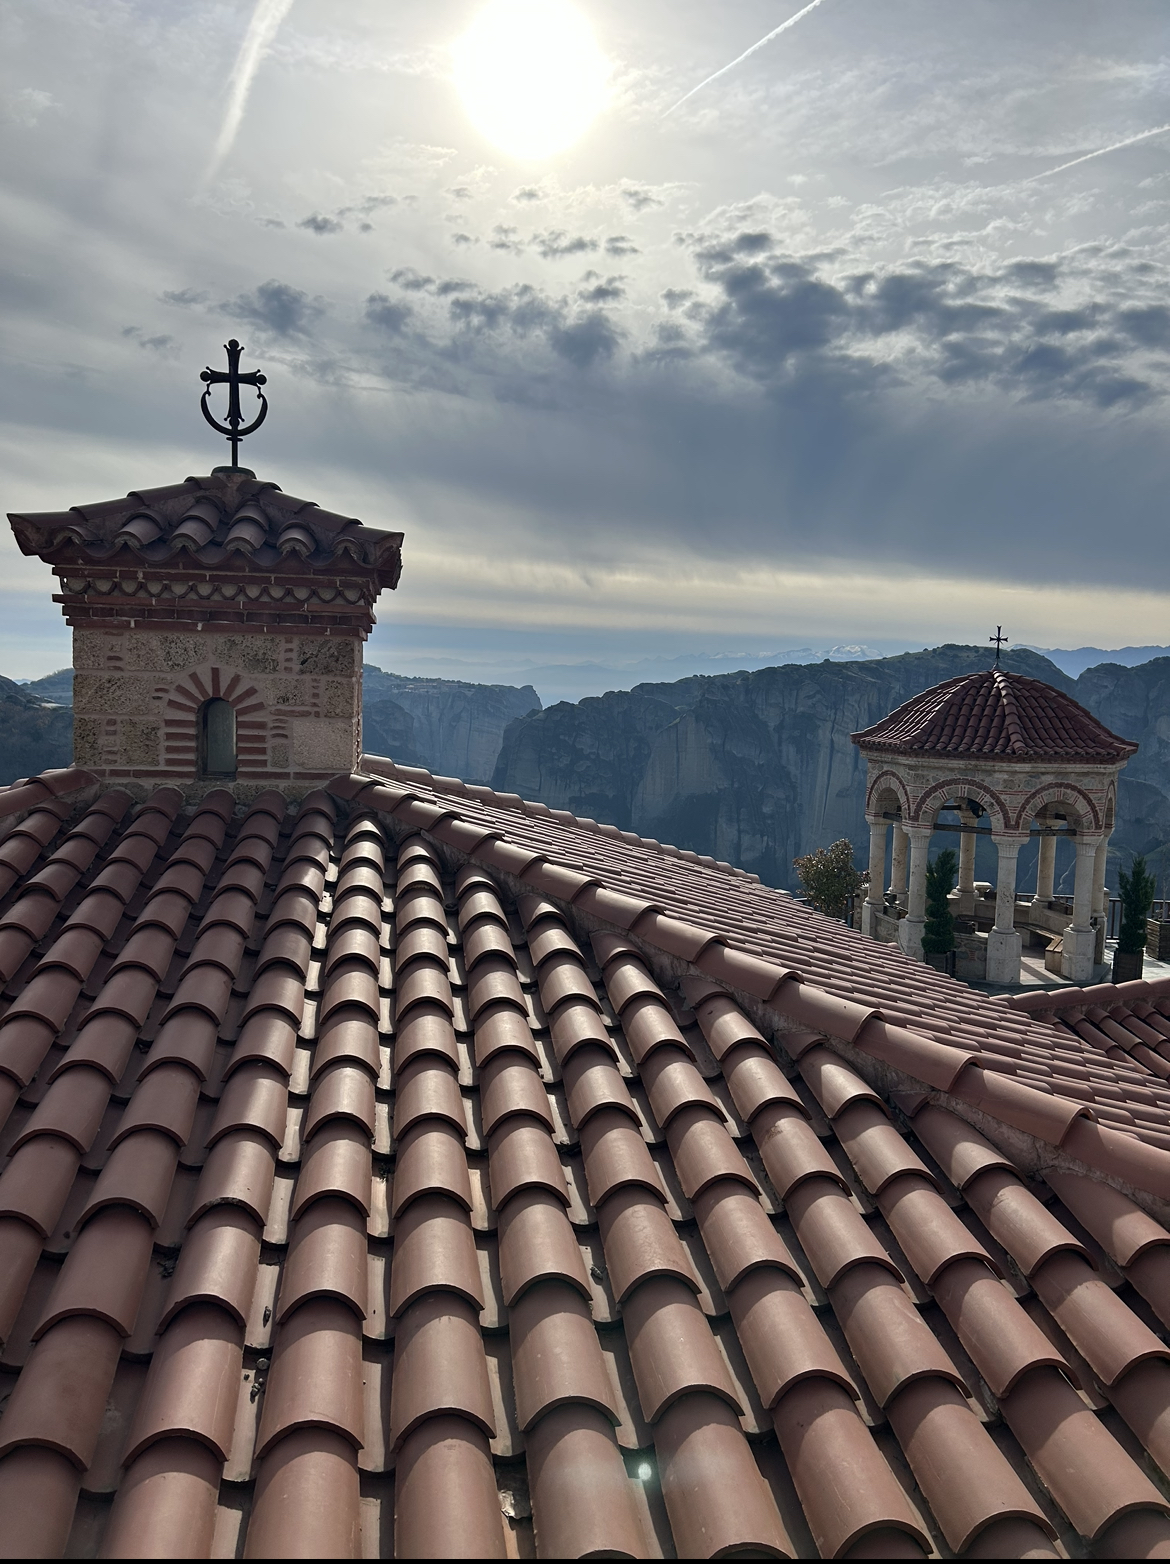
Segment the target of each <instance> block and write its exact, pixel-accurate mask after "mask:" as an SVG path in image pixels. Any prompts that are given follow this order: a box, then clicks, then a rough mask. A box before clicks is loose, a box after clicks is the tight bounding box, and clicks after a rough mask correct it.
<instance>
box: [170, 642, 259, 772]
mask: <svg viewBox="0 0 1170 1564" xmlns="http://www.w3.org/2000/svg"><path fill="white" fill-rule="evenodd" d="M217 699H218V700H225V701H227V702H228V703H229V704H230V705H231V706H232V708H233V709H234V710H235V713H236V721H237V728H236V742H237V750H236V753H237V756H238V759H239V768H240V771H241V772H242V773H247V772H249V771H252V770H255V769H256V768H257V766H259V768H260V769H261V770H264V769H266V767H267V753H268V741H267V735H266V728H267V723H266V721H265V718H266V716H267V712H266V710H265V706H264V702H263V701H262V700H261V698H260V692H259V690H258V689H257V688H256V686H255V685H254V684H251V683H249V682H248V680H246V679H244V678H242V677H241V676H240V675H239V674H238V673H226V672H225V671H224V670H223V669H222V668H218V667H215V666H212V667H210V668H208V669H205V670H199V671H196V672H192V673H187V674H183V675H182V677H181V678H180V679H179V680H178V682H177V683H176V684H174V685H173V686H172V688H171V692H170V695H169V697H168V699H167V710H166V718H165V722H164V737H163V765H164V766H165V767H166V768H167V770H169V771H173V772H175V773H176V774H179V775H184V776H186V775H190V774H192V771H193V767H194V765H195V759H196V752H197V749H198V744H197V741H196V732H195V724H196V719H197V717H198V715H199V708H200V707H201V706H202V705H203V703H204V701H209V700H217Z"/></svg>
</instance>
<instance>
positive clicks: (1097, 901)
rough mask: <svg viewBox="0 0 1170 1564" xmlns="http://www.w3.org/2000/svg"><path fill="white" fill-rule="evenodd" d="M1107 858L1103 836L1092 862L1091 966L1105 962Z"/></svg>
mask: <svg viewBox="0 0 1170 1564" xmlns="http://www.w3.org/2000/svg"><path fill="white" fill-rule="evenodd" d="M1108 857H1109V838H1108V837H1107V836H1103V837H1102V838H1101V840H1100V841H1099V842H1098V844H1097V856H1096V858H1095V859H1094V860H1093V916H1094V918H1096V920H1097V927H1096V930H1095V931H1094V934H1093V965H1094V966H1097V965H1098V964H1099V963H1100V962H1102V961H1104V960H1105V936H1106V934H1107V933H1108V932H1109V893H1108V891H1107V890H1106V889H1105V864H1106V861H1107V859H1108Z"/></svg>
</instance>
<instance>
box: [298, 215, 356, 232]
mask: <svg viewBox="0 0 1170 1564" xmlns="http://www.w3.org/2000/svg"><path fill="white" fill-rule="evenodd" d="M297 227H298V228H307V229H308V230H309V232H310V233H311V234H339V233H341V231H342V229H343V228H344V227H345V224H344V223H341V222H339V221H338V220H337V218H336V217H322V215H321V213H320V212H311V213H310V214H309V216H308V217H302V218H301V220H300V222H299V223H298V224H297Z"/></svg>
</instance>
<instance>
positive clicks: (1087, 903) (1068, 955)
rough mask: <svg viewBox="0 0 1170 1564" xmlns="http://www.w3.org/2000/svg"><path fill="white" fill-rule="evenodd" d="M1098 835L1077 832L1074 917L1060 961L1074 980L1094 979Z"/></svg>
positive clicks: (1090, 980) (1066, 974)
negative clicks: (1094, 905) (1094, 904)
mask: <svg viewBox="0 0 1170 1564" xmlns="http://www.w3.org/2000/svg"><path fill="white" fill-rule="evenodd" d="M1101 841H1102V838H1101V837H1099V836H1083V835H1081V834H1080V833H1079V832H1078V834H1077V869H1076V878H1075V879H1074V881H1073V917H1072V922H1071V923H1070V924H1069V926H1068V928H1067V929H1065V931H1064V954H1063V956H1062V957H1061V961H1060V974H1061V976H1062V977H1066V978H1069V979H1070V980H1071V981H1072V982H1074V983H1091V982H1092V980H1093V947H1094V945H1095V944H1096V938H1095V936H1094V932H1093V928H1092V926H1091V922H1090V920H1091V918H1092V916H1093V881H1094V878H1095V874H1096V868H1097V848H1098V847H1099V846H1100V845H1101Z"/></svg>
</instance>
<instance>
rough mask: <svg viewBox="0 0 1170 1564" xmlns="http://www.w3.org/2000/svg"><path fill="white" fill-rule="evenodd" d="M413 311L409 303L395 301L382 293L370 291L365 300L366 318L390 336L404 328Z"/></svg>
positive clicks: (395, 334)
mask: <svg viewBox="0 0 1170 1564" xmlns="http://www.w3.org/2000/svg"><path fill="white" fill-rule="evenodd" d="M413 313H414V311H413V310H412V309H411V307H410V305H409V304H399V303H395V301H394V300H393V299H391V298H389V297H388V296H387V295H386V294H384V293H371V294H370V296H369V298H368V299H367V300H366V319H367V320H368V321H369V322H370V324H371V325H372V326H378V327H380V328H381V330H383V331H388V332H389V333H390V334H391V335H392V336H397V335H398V334H399V333H400V332H402V331H403V330H405V328H406V324H407V322H408V321H409V320H410V317H411V316H412V315H413Z"/></svg>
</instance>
